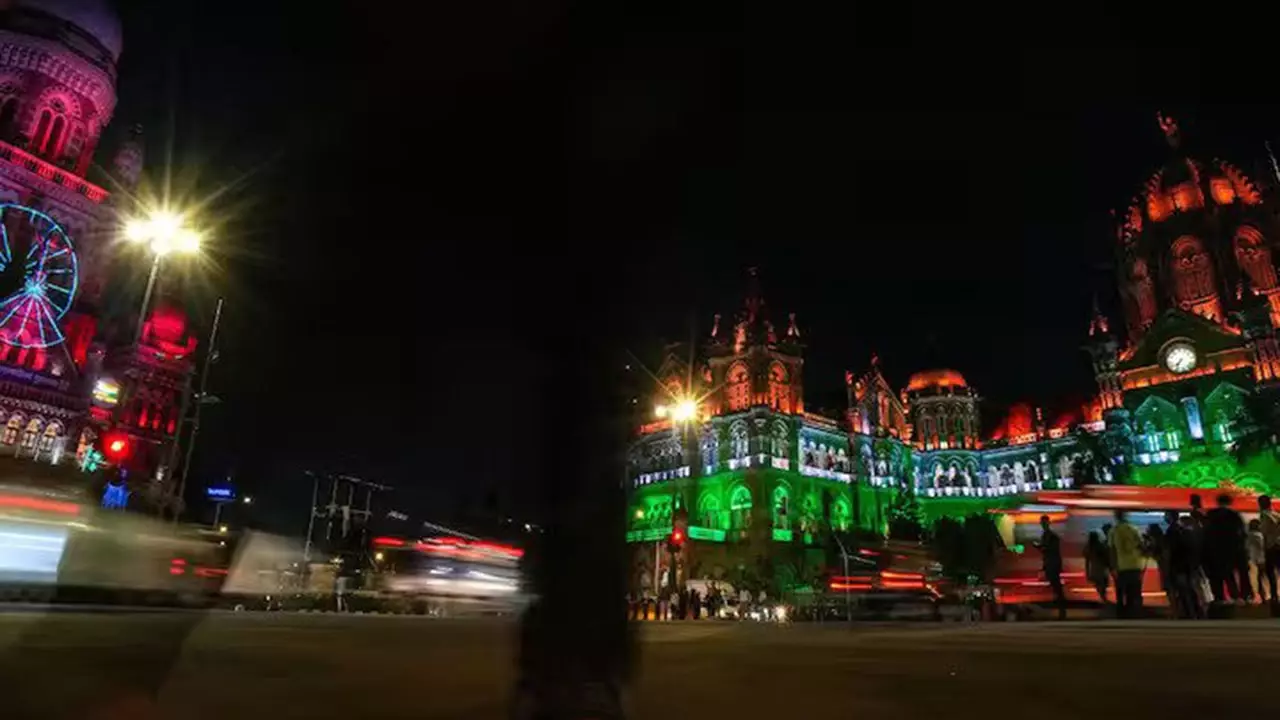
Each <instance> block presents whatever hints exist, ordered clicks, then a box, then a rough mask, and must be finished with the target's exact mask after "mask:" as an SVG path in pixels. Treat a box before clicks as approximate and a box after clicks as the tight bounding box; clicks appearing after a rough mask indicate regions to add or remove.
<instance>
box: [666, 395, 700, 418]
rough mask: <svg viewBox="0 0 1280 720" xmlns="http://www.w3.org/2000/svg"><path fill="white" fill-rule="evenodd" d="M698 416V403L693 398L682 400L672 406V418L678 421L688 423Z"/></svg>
mask: <svg viewBox="0 0 1280 720" xmlns="http://www.w3.org/2000/svg"><path fill="white" fill-rule="evenodd" d="M697 416H698V403H696V402H694V401H693V400H688V399H685V400H681V401H680V402H678V403H676V406H675V407H673V408H671V419H672V420H673V421H675V422H678V423H687V422H690V421H692V420H694V419H696V418H697Z"/></svg>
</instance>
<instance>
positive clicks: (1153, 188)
mask: <svg viewBox="0 0 1280 720" xmlns="http://www.w3.org/2000/svg"><path fill="white" fill-rule="evenodd" d="M1158 119H1159V124H1160V128H1161V130H1162V131H1163V132H1164V136H1165V139H1166V140H1167V142H1168V144H1169V148H1170V153H1169V159H1168V161H1167V162H1166V163H1165V164H1164V165H1163V166H1162V167H1161V168H1159V169H1158V170H1157V171H1156V172H1155V173H1154V174H1153V175H1152V176H1151V177H1150V178H1148V180H1147V181H1146V182H1145V183H1144V184H1143V186H1142V190H1141V192H1140V193H1139V195H1138V196H1137V197H1135V198H1134V200H1133V202H1132V203H1131V204H1130V206H1129V207H1128V209H1127V210H1126V211H1125V212H1124V214H1123V216H1122V217H1120V218H1119V223H1118V228H1117V239H1118V244H1117V248H1116V254H1117V269H1118V275H1119V277H1118V280H1119V286H1120V300H1121V304H1122V307H1123V313H1124V318H1125V332H1124V337H1123V340H1121V339H1120V338H1118V337H1115V336H1113V335H1112V334H1111V333H1110V332H1109V331H1108V328H1107V322H1106V318H1105V316H1103V315H1102V314H1101V313H1099V312H1097V311H1096V309H1095V318H1094V321H1093V323H1092V324H1091V328H1090V336H1091V337H1090V342H1089V344H1088V346H1087V347H1088V349H1089V351H1090V354H1091V355H1092V357H1093V362H1094V371H1095V374H1096V376H1097V379H1098V386H1099V391H1100V398H1099V399H1100V405H1101V406H1102V407H1103V409H1104V417H1105V420H1106V424H1107V428H1106V439H1107V443H1106V447H1107V450H1108V454H1110V455H1111V462H1114V463H1116V464H1117V467H1119V468H1120V469H1121V470H1122V471H1123V472H1122V477H1123V476H1127V475H1128V473H1129V471H1130V469H1132V470H1133V471H1134V472H1136V476H1135V479H1136V481H1138V482H1144V483H1156V484H1160V483H1187V482H1203V483H1207V484H1208V485H1212V484H1213V483H1214V482H1216V481H1218V480H1225V479H1228V477H1227V476H1230V478H1229V479H1231V480H1232V481H1233V482H1237V483H1241V482H1253V481H1254V480H1251V479H1250V476H1251V475H1259V473H1258V472H1256V471H1253V470H1246V469H1244V468H1238V467H1235V464H1234V460H1233V459H1231V456H1232V455H1233V449H1234V448H1235V445H1236V441H1237V440H1238V439H1239V437H1240V435H1241V434H1242V433H1244V432H1249V431H1250V428H1253V427H1256V426H1257V423H1258V421H1257V419H1251V418H1249V417H1248V412H1247V407H1248V406H1249V405H1251V404H1252V403H1251V402H1250V398H1251V397H1252V396H1257V395H1259V394H1262V395H1269V394H1270V393H1271V389H1272V387H1273V386H1274V385H1275V384H1276V383H1277V380H1278V379H1280V377H1278V376H1280V365H1278V364H1277V355H1276V348H1275V330H1274V328H1275V326H1276V325H1277V321H1280V283H1278V282H1277V271H1276V265H1275V257H1274V251H1275V248H1276V243H1277V241H1280V223H1278V222H1277V220H1276V209H1277V208H1276V207H1275V205H1274V203H1273V201H1272V200H1271V199H1270V198H1267V197H1265V196H1264V195H1263V193H1262V192H1261V191H1260V189H1259V188H1258V186H1257V185H1255V184H1254V183H1253V182H1252V181H1251V180H1250V179H1249V178H1248V177H1246V176H1245V175H1244V173H1242V172H1241V171H1240V170H1239V169H1237V168H1236V167H1235V166H1234V165H1231V164H1230V163H1227V162H1225V161H1223V160H1220V159H1217V158H1210V159H1206V158H1205V157H1203V156H1198V155H1195V154H1192V153H1190V152H1188V150H1187V147H1186V143H1185V141H1184V139H1183V137H1182V134H1181V133H1180V130H1179V127H1178V124H1177V122H1176V121H1175V120H1173V119H1172V118H1169V117H1165V116H1163V115H1161V116H1159V118H1158ZM1162 467H1163V468H1166V469H1161V468H1162ZM1264 474H1265V473H1264ZM1269 482H1270V481H1266V480H1264V479H1262V478H1261V477H1259V478H1257V480H1256V483H1257V486H1258V489H1266V488H1267V486H1268V483H1269Z"/></svg>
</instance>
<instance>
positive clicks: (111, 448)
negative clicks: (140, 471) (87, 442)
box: [102, 434, 130, 463]
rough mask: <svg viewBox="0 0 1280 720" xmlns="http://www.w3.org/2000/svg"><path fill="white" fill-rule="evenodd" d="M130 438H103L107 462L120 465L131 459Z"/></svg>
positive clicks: (103, 451) (117, 436) (119, 436)
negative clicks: (121, 462)
mask: <svg viewBox="0 0 1280 720" xmlns="http://www.w3.org/2000/svg"><path fill="white" fill-rule="evenodd" d="M129 450H130V447H129V438H128V437H127V436H125V435H120V434H111V435H107V436H106V437H104V438H102V454H103V456H105V457H106V458H107V462H110V463H119V462H120V461H121V460H125V459H127V458H128V457H129Z"/></svg>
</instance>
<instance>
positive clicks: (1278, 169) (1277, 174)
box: [1263, 140, 1280, 187]
mask: <svg viewBox="0 0 1280 720" xmlns="http://www.w3.org/2000/svg"><path fill="white" fill-rule="evenodd" d="M1263 144H1264V145H1266V146H1267V159H1268V160H1270V161H1271V175H1272V176H1273V177H1274V178H1275V179H1276V186H1277V187H1280V164H1277V163H1276V154H1275V153H1273V152H1271V141H1270V140H1268V141H1266V142H1265V143H1263Z"/></svg>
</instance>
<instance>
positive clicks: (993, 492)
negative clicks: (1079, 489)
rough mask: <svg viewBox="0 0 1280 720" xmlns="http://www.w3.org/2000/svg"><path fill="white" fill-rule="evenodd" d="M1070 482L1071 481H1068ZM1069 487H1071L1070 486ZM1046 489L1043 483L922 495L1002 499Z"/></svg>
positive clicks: (935, 490)
mask: <svg viewBox="0 0 1280 720" xmlns="http://www.w3.org/2000/svg"><path fill="white" fill-rule="evenodd" d="M1068 482H1069V481H1068ZM1068 487H1070V486H1069V485H1068ZM1043 489H1044V483H1043V482H1031V483H1023V484H1022V485H1021V486H1019V485H1000V486H998V487H924V488H920V491H919V492H920V494H921V495H923V496H925V497H930V498H941V497H1001V496H1004V495H1017V494H1019V493H1024V492H1038V491H1040V490H1043Z"/></svg>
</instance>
